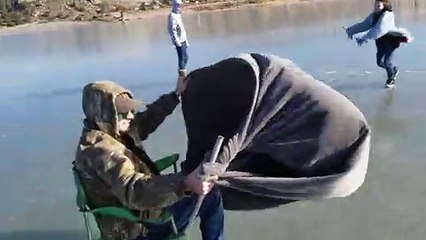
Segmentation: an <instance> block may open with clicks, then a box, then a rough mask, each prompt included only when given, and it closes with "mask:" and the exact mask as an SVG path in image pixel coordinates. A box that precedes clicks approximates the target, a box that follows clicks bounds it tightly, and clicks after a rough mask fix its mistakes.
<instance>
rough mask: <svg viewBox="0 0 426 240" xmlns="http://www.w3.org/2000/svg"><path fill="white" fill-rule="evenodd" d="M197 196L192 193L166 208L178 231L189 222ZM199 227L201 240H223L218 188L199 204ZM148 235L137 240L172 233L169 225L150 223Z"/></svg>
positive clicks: (158, 237)
mask: <svg viewBox="0 0 426 240" xmlns="http://www.w3.org/2000/svg"><path fill="white" fill-rule="evenodd" d="M197 200H198V196H196V195H193V196H191V197H188V198H184V199H182V200H181V201H179V202H177V203H175V204H174V205H172V206H170V207H168V208H166V209H165V210H166V211H169V212H170V213H171V214H172V215H173V218H174V220H175V224H176V228H177V230H178V232H182V231H183V230H185V227H186V226H187V225H188V224H189V220H190V219H189V218H190V217H191V214H192V212H193V210H194V208H195V205H196V203H197ZM198 216H199V217H200V220H201V221H200V229H201V235H202V237H203V240H223V239H224V237H223V227H224V211H223V203H222V195H221V193H220V190H219V188H217V187H215V188H213V189H212V191H211V192H210V193H209V194H207V195H206V197H205V198H204V201H203V204H201V208H200V211H199V212H198ZM148 229H149V230H148V236H147V237H141V238H138V240H161V239H164V238H166V237H167V236H168V235H170V234H171V233H172V231H173V230H172V226H171V225H152V226H148Z"/></svg>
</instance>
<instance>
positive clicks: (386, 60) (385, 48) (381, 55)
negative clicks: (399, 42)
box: [376, 42, 398, 79]
mask: <svg viewBox="0 0 426 240" xmlns="http://www.w3.org/2000/svg"><path fill="white" fill-rule="evenodd" d="M376 47H377V53H376V61H377V65H378V66H379V67H381V68H384V69H385V70H386V73H387V75H388V79H392V78H394V77H395V74H396V72H397V67H395V66H394V65H393V64H392V59H393V56H394V52H395V50H396V49H397V48H398V47H395V46H393V45H392V44H391V43H387V42H376Z"/></svg>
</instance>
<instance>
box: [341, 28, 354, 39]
mask: <svg viewBox="0 0 426 240" xmlns="http://www.w3.org/2000/svg"><path fill="white" fill-rule="evenodd" d="M343 29H345V32H346V35H348V38H349V39H350V40H352V39H354V36H353V35H352V34H350V33H349V30H348V29H347V28H343Z"/></svg>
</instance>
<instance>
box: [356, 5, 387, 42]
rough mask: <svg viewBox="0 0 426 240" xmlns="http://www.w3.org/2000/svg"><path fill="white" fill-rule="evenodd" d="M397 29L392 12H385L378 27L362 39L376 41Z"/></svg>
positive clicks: (375, 26)
mask: <svg viewBox="0 0 426 240" xmlns="http://www.w3.org/2000/svg"><path fill="white" fill-rule="evenodd" d="M394 28H395V17H394V15H393V13H392V12H385V13H384V14H383V15H382V16H381V17H380V19H379V21H378V22H377V24H376V25H374V27H373V28H371V29H370V31H368V32H367V33H366V34H365V35H364V36H362V37H361V38H362V39H363V40H370V39H373V40H376V39H378V38H380V37H382V36H383V35H385V34H387V33H388V32H389V31H391V30H392V29H394Z"/></svg>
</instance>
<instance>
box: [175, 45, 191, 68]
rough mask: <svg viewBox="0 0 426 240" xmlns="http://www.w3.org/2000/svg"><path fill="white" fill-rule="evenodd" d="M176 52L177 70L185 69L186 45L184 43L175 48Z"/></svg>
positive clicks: (186, 58) (186, 59)
mask: <svg viewBox="0 0 426 240" xmlns="http://www.w3.org/2000/svg"><path fill="white" fill-rule="evenodd" d="M176 51H177V55H178V64H179V70H183V69H185V68H186V64H187V63H188V46H187V45H186V42H184V43H182V45H181V46H180V47H178V46H176Z"/></svg>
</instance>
